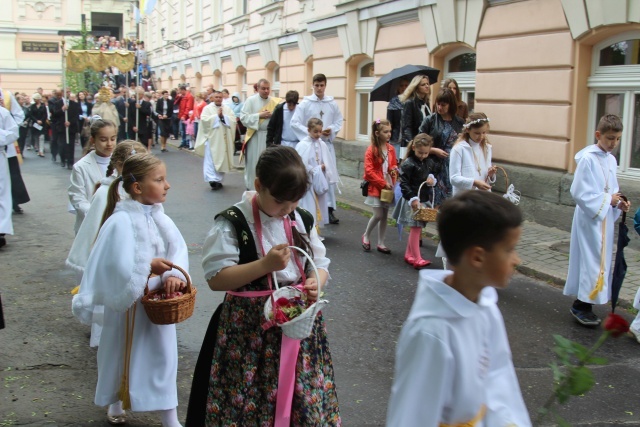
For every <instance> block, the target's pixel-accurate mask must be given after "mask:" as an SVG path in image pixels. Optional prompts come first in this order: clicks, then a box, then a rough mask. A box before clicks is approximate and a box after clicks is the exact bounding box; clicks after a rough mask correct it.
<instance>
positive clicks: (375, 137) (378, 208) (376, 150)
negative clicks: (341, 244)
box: [362, 119, 398, 255]
mask: <svg viewBox="0 0 640 427" xmlns="http://www.w3.org/2000/svg"><path fill="white" fill-rule="evenodd" d="M390 139H391V124H390V123H389V121H388V120H380V119H377V120H375V121H374V122H373V123H372V125H371V145H370V146H369V147H368V148H367V152H366V153H365V155H364V179H365V180H366V181H368V182H369V192H368V195H367V198H366V199H365V201H364V204H365V205H367V206H371V208H372V209H373V216H372V217H371V219H370V220H369V223H368V224H367V229H366V230H365V232H364V234H363V235H362V248H363V249H364V250H365V251H366V252H368V251H370V250H371V242H370V241H369V237H370V235H371V232H372V231H373V229H374V227H375V226H376V225H377V226H378V245H377V247H376V249H377V250H378V252H382V253H383V254H387V255H388V254H390V253H391V249H389V248H387V247H386V246H385V244H384V236H385V234H386V231H387V216H388V215H389V206H391V203H387V202H383V201H381V200H380V192H381V190H383V189H386V190H391V191H393V184H394V183H395V181H396V177H397V169H398V160H397V158H396V152H395V150H394V148H393V146H392V145H391V144H389V140H390Z"/></svg>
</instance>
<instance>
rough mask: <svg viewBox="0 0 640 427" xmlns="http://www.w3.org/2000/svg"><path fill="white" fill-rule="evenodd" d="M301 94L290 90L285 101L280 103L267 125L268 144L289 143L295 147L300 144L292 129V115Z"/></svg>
mask: <svg viewBox="0 0 640 427" xmlns="http://www.w3.org/2000/svg"><path fill="white" fill-rule="evenodd" d="M299 97H300V95H299V94H298V92H297V91H295V90H290V91H289V92H287V94H286V95H285V98H284V99H285V102H283V103H282V104H280V105H278V106H277V107H276V108H275V109H274V110H273V114H272V115H271V120H269V125H268V126H267V146H269V145H287V146H289V147H292V148H295V147H296V145H297V144H298V137H297V136H296V134H295V132H294V131H293V129H291V126H290V123H291V117H293V113H294V112H295V110H296V106H297V105H298V99H299Z"/></svg>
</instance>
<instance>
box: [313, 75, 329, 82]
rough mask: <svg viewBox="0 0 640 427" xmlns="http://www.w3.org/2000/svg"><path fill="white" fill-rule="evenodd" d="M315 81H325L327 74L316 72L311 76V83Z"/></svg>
mask: <svg viewBox="0 0 640 427" xmlns="http://www.w3.org/2000/svg"><path fill="white" fill-rule="evenodd" d="M315 82H325V83H326V82H327V76H325V75H324V74H322V73H320V74H316V75H315V76H313V79H312V83H315Z"/></svg>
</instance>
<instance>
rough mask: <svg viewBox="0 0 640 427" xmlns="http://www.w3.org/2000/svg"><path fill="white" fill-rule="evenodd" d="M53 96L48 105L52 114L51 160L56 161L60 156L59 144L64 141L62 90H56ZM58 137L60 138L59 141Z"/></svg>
mask: <svg viewBox="0 0 640 427" xmlns="http://www.w3.org/2000/svg"><path fill="white" fill-rule="evenodd" d="M52 95H53V96H51V97H50V98H49V101H48V107H49V113H50V114H51V119H50V120H51V144H50V146H51V161H52V162H55V161H56V158H57V157H58V151H59V146H61V145H62V143H63V142H64V138H66V136H65V131H64V129H65V127H64V110H63V109H62V106H63V105H64V104H63V100H62V91H61V90H54V91H53V94H52ZM58 139H60V140H59V141H58Z"/></svg>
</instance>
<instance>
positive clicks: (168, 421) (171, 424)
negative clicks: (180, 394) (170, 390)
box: [107, 401, 182, 427]
mask: <svg viewBox="0 0 640 427" xmlns="http://www.w3.org/2000/svg"><path fill="white" fill-rule="evenodd" d="M159 412H160V417H161V418H162V427H182V424H180V421H178V410H177V409H176V408H173V409H167V410H165V411H159ZM123 413H124V409H122V402H121V401H117V402H116V403H112V404H111V405H109V409H107V414H109V415H111V416H115V415H121V414H123Z"/></svg>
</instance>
